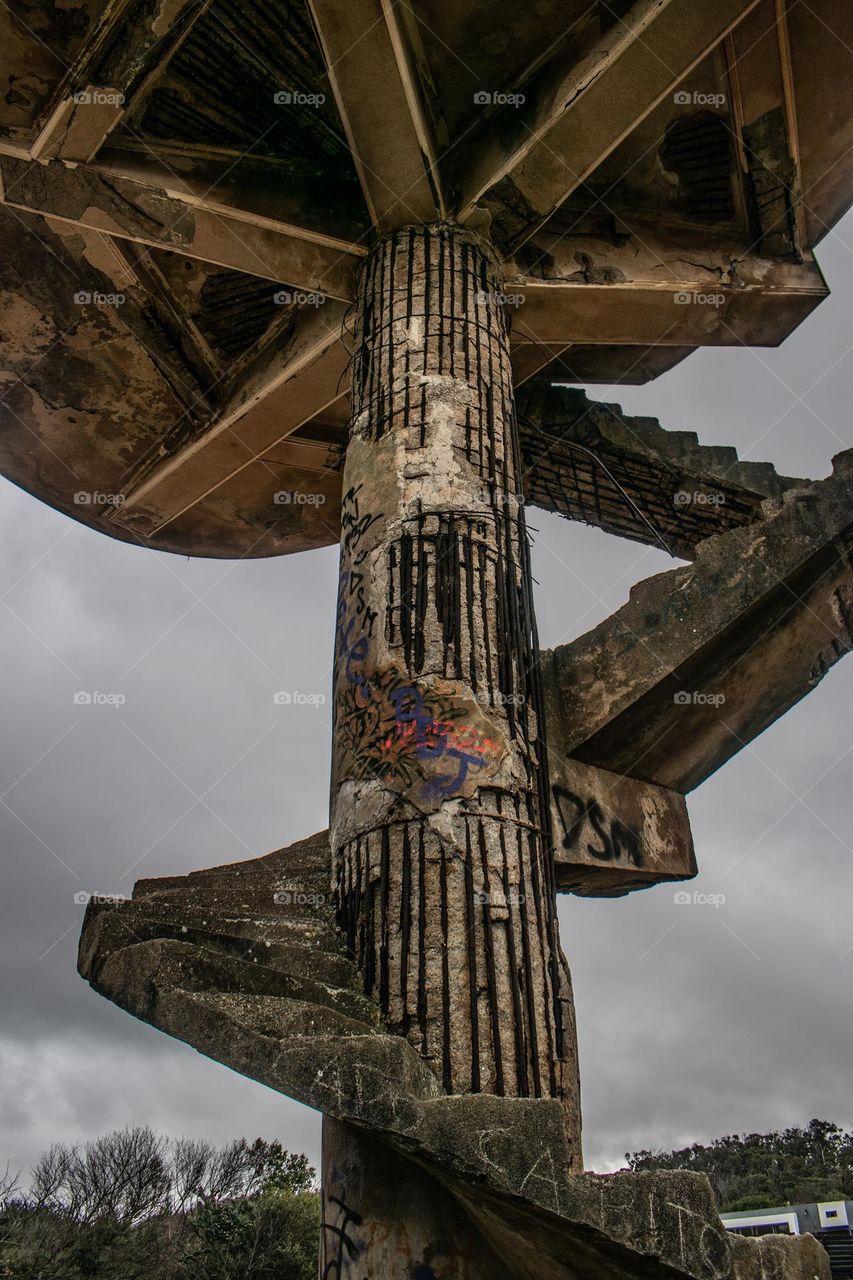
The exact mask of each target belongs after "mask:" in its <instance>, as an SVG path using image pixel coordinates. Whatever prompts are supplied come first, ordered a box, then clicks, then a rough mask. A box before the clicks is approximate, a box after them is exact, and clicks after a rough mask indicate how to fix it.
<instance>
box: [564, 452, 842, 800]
mask: <svg viewBox="0 0 853 1280" xmlns="http://www.w3.org/2000/svg"><path fill="white" fill-rule="evenodd" d="M851 541H853V450H848V451H847V452H846V453H842V454H839V455H838V456H837V457H836V458H835V459H833V471H832V475H830V476H828V477H827V478H826V479H825V480H820V481H816V482H815V483H814V484H811V485H807V486H805V487H804V488H801V489H790V490H788V491H786V492H785V493H784V494H783V496H782V497H780V498H768V499H767V500H766V501H765V502H764V504H763V507H762V518H761V520H760V521H759V522H758V523H755V524H751V525H746V526H743V527H741V528H738V529H732V530H729V531H728V532H726V533H720V534H718V535H717V536H715V537H710V538H706V539H705V540H704V541H703V542H701V543H699V545H698V547H697V550H696V559H695V561H694V563H693V564H692V565H690V566H689V567H687V568H681V569H673V570H672V571H670V572H669V573H663V574H657V575H656V576H655V577H653V578H648V579H646V580H645V581H643V582H640V583H638V584H637V585H636V586H635V587H634V588H633V589H632V591H631V594H630V598H629V600H628V603H627V604H625V605H623V607H622V608H621V609H619V610H618V612H617V613H615V614H614V615H613V616H612V617H611V618H608V619H607V620H606V621H605V622H603V623H601V624H600V625H599V626H597V627H596V628H594V629H593V630H592V631H589V632H587V634H586V635H584V636H581V637H580V638H579V639H577V640H575V641H573V642H572V643H571V644H567V645H562V646H560V647H559V648H558V649H554V650H552V651H550V652H546V653H543V655H542V678H543V686H544V690H545V699H546V713H547V723H548V737H549V744H550V747H551V749H552V750H553V751H554V752H558V753H561V754H562V755H563V756H573V757H576V758H577V759H579V760H581V761H583V762H585V763H586V764H591V765H597V766H599V767H600V768H603V769H610V770H612V771H614V772H616V773H624V774H628V775H631V776H634V777H638V778H642V779H644V780H645V781H647V782H655V783H659V784H660V785H661V786H664V787H669V788H671V789H672V790H674V791H678V792H682V793H684V792H688V791H691V790H692V789H693V788H694V787H696V786H698V785H699V784H700V783H701V782H703V781H704V780H705V779H706V778H707V777H708V776H709V775H710V774H711V773H713V772H714V770H715V769H718V768H719V767H720V765H722V764H724V763H725V761H726V760H728V759H729V758H730V757H731V756H733V755H734V754H735V752H737V751H739V750H740V749H741V748H742V747H744V746H746V745H747V744H748V743H750V742H751V741H752V740H753V739H754V738H755V737H757V736H758V734H759V733H762V732H763V731H764V729H766V728H767V727H768V726H769V725H770V724H772V723H773V722H774V721H775V720H777V719H778V718H779V717H780V716H781V715H783V714H784V713H785V712H786V711H787V710H788V709H789V708H790V707H791V706H793V705H794V703H796V702H797V701H798V700H799V699H800V698H802V697H804V696H805V695H806V694H807V693H809V692H810V691H811V690H812V689H813V688H814V687H815V686H816V685H817V684H818V682H819V681H820V680H822V679H823V677H824V676H825V675H826V673H827V672H828V671H829V670H830V668H831V667H832V666H833V665H834V664H835V663H836V662H837V661H838V660H839V659H840V658H842V657H843V656H844V655H845V654H847V653H849V652H850V651H851V649H853V564H851V556H850V550H849V548H850V545H851Z"/></svg>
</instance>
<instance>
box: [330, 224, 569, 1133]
mask: <svg viewBox="0 0 853 1280" xmlns="http://www.w3.org/2000/svg"><path fill="white" fill-rule="evenodd" d="M358 306H359V309H358V321H357V332H356V351H355V355H354V362H353V369H354V383H353V410H354V415H353V420H352V426H351V436H350V443H349V448H348V452H347V460H346V469H345V475H344V500H343V513H344V514H343V534H342V554H341V575H340V594H339V604H338V627H337V654H336V664H337V665H336V674H335V732H334V738H335V759H334V769H333V784H332V795H333V804H332V823H331V828H332V837H331V838H332V848H333V858H334V876H335V880H336V883H337V886H338V893H339V902H340V922H341V925H342V927H343V928H344V929H345V931H346V934H347V937H348V941H349V945H350V946H351V947H352V949H353V952H354V954H355V956H356V960H357V963H358V964H359V967H360V968H361V969H362V972H363V974H364V981H365V986H366V989H367V991H368V993H374V994H375V995H376V996H377V997H378V1000H379V1004H380V1007H381V1008H382V1011H383V1013H384V1015H385V1017H386V1020H387V1022H388V1023H389V1025H390V1026H392V1027H394V1028H396V1029H398V1030H399V1031H400V1032H401V1033H403V1034H404V1035H408V1036H409V1037H410V1038H411V1040H412V1042H413V1043H414V1044H415V1045H416V1046H417V1047H418V1049H419V1050H420V1052H421V1053H422V1054H423V1056H424V1057H425V1058H426V1059H427V1060H428V1061H429V1062H431V1063H432V1064H433V1065H434V1067H435V1070H436V1072H437V1073H438V1074H439V1076H440V1077H441V1080H442V1083H443V1085H444V1087H445V1089H447V1091H448V1092H455V1093H458V1092H462V1093H468V1092H471V1093H479V1092H481V1091H485V1092H489V1093H497V1094H507V1095H519V1096H540V1095H545V1096H550V1097H559V1098H564V1099H565V1102H566V1107H567V1124H568V1125H569V1129H570V1131H571V1133H572V1134H573V1139H574V1145H575V1146H576V1148H577V1149H578V1150H579V1117H578V1103H577V1077H576V1071H577V1068H576V1052H575V1040H574V1019H573V1011H572V1003H571V989H570V985H569V975H568V970H567V967H566V964H565V961H564V959H563V957H562V953H561V951H560V945H559V938H558V932H557V920H556V908H555V889H554V876H553V865H552V861H551V858H550V856H549V855H550V849H551V838H550V816H549V801H548V767H547V756H546V751H545V744H544V740H543V724H544V721H543V719H542V715H541V710H540V707H541V692H540V688H539V674H538V652H537V647H536V639H535V624H534V620H533V611H532V600H531V582H530V569H529V562H528V548H527V535H526V530H525V524H524V512H523V508H522V505H521V499H520V495H519V486H518V474H517V468H518V451H517V442H516V439H515V423H514V411H513V396H512V383H511V372H510V366H509V356H508V343H507V333H506V327H505V321H504V316H503V306H502V304H501V284H500V280H499V278H498V276H497V273H496V271H495V269H494V267H493V266H492V265H491V263H490V261H489V259H488V258H487V256H486V254H485V253H484V252H483V250H482V249H481V248H480V246H479V244H478V243H477V241H476V240H475V238H474V237H472V236H471V235H464V234H462V233H461V232H459V231H458V230H453V229H451V228H448V227H444V226H441V227H437V228H427V229H417V230H415V229H412V230H406V231H403V232H400V233H397V234H396V235H394V236H392V237H390V238H388V239H387V240H385V241H383V242H381V244H380V245H379V247H378V248H377V250H376V251H375V252H374V254H373V255H372V256H371V258H370V260H369V262H368V265H367V268H366V270H365V274H364V277H363V280H362V285H361V292H360V296H359V304H358Z"/></svg>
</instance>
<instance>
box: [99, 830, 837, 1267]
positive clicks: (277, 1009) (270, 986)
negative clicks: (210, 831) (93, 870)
mask: <svg viewBox="0 0 853 1280" xmlns="http://www.w3.org/2000/svg"><path fill="white" fill-rule="evenodd" d="M329 866H330V861H329V847H328V838H327V834H326V833H325V832H322V833H320V834H319V835H316V836H312V837H311V838H309V839H307V840H301V841H299V842H298V843H296V844H294V845H291V846H290V847H289V848H286V849H280V850H278V851H276V852H275V853H271V854H269V855H267V856H266V857H262V858H256V859H253V860H251V861H248V862H243V863H235V864H233V865H226V866H220V867H214V868H211V869H210V870H207V871H198V872H193V873H192V874H191V875H187V876H174V877H166V878H163V879H159V880H143V881H140V882H139V883H138V884H137V885H136V888H135V890H134V894H133V898H132V900H131V901H126V902H123V901H118V902H109V901H97V902H92V903H90V905H89V908H88V910H87V914H86V918H85V921H84V926H83V934H82V938H81V942H80V957H79V968H80V972H81V974H82V975H83V976H84V977H85V978H87V979H88V981H89V982H90V984H91V985H92V987H94V989H95V990H96V991H98V992H99V993H100V994H101V995H104V996H106V997H108V998H109V999H110V1000H112V1001H113V1002H114V1003H115V1004H117V1005H119V1006H120V1008H122V1009H124V1010H126V1011H127V1012H128V1013H131V1014H133V1015H134V1016H135V1017H137V1018H140V1019H142V1020H143V1021H144V1022H148V1023H150V1024H151V1025H152V1026H155V1027H157V1028H159V1029H160V1030H161V1031H165V1032H166V1033H167V1034H169V1035H172V1036H174V1037H175V1038H176V1039H179V1040H183V1041H184V1042H186V1043H187V1044H190V1045H192V1046H193V1047H194V1048H195V1049H197V1050H198V1051H199V1052H200V1053H203V1054H205V1055H206V1056H207V1057H210V1058H213V1059H214V1060H215V1061H218V1062H221V1063H224V1064H225V1065H226V1066H228V1067H231V1068H232V1069H233V1070H235V1071H238V1072H240V1073H241V1074H242V1075H245V1076H248V1077H249V1078H250V1079H253V1080H257V1081H259V1082H260V1083H262V1084H265V1085H267V1086H269V1087H270V1088H272V1089H276V1090H277V1091H279V1092H280V1093H283V1094H285V1095H287V1096H288V1097H291V1098H294V1099H296V1100H297V1101H299V1102H303V1103H305V1104H306V1105H308V1106H311V1107H315V1108H317V1109H318V1110H321V1111H323V1112H324V1113H326V1114H328V1115H331V1116H334V1117H335V1118H338V1119H340V1120H344V1121H347V1122H349V1123H351V1124H353V1125H356V1126H359V1127H361V1128H363V1129H365V1130H366V1131H368V1132H370V1133H371V1134H373V1135H374V1136H376V1137H379V1138H380V1139H381V1140H383V1141H385V1142H386V1143H388V1144H390V1145H391V1146H393V1147H394V1148H396V1149H397V1150H398V1151H399V1152H401V1153H403V1154H404V1155H405V1156H407V1157H408V1158H410V1159H411V1160H413V1161H415V1162H417V1163H418V1164H419V1165H421V1166H423V1167H424V1168H425V1169H427V1170H428V1171H429V1172H430V1173H431V1174H432V1175H433V1176H435V1177H436V1178H437V1179H438V1180H439V1181H440V1182H441V1183H443V1184H444V1185H445V1186H446V1187H447V1188H448V1189H449V1190H450V1191H451V1192H452V1194H453V1195H454V1196H455V1197H456V1198H457V1200H458V1201H459V1202H460V1204H461V1205H462V1206H463V1208H464V1209H465V1210H466V1211H467V1212H468V1213H469V1214H470V1216H471V1218H472V1219H473V1220H474V1221H475V1223H476V1224H477V1226H478V1227H479V1228H480V1230H481V1231H482V1232H483V1233H484V1235H485V1236H486V1238H487V1239H488V1240H489V1242H490V1243H491V1245H492V1247H493V1248H494V1249H495V1252H496V1253H497V1254H498V1255H499V1256H500V1257H501V1258H502V1259H503V1260H504V1262H505V1263H506V1265H507V1267H508V1268H509V1270H508V1273H507V1274H509V1275H511V1276H514V1277H518V1280H527V1277H530V1280H533V1277H539V1276H542V1275H543V1274H546V1273H547V1274H548V1275H549V1276H553V1277H557V1278H560V1277H565V1278H566V1280H569V1277H572V1278H577V1277H585V1276H589V1277H593V1276H600V1275H601V1274H602V1272H603V1271H604V1270H605V1269H606V1270H607V1274H608V1275H614V1276H624V1277H627V1276H640V1275H642V1276H661V1277H664V1276H674V1275H682V1276H691V1277H694V1280H723V1277H727V1276H736V1277H738V1280H764V1278H765V1277H767V1280H770V1277H771V1276H772V1278H773V1280H787V1277H788V1276H790V1277H791V1280H812V1278H813V1277H815V1276H818V1277H824V1278H825V1277H827V1276H828V1271H827V1269H826V1264H825V1254H824V1253H823V1251H822V1250H821V1249H820V1247H819V1246H818V1245H817V1243H816V1242H815V1241H814V1240H812V1238H811V1237H806V1238H803V1239H801V1240H781V1239H777V1238H775V1237H774V1238H771V1239H769V1240H756V1241H753V1240H742V1239H740V1238H738V1237H734V1236H731V1235H729V1234H728V1233H727V1232H726V1231H725V1229H724V1228H723V1225H722V1222H721V1221H720V1219H719V1215H718V1213H717V1210H716V1206H715V1203H714V1199H713V1195H712V1192H711V1187H710V1184H709V1183H708V1182H707V1180H706V1179H705V1178H704V1177H701V1176H699V1175H695V1174H688V1173H660V1174H651V1173H639V1174H632V1173H620V1174H611V1175H605V1176H599V1175H595V1174H581V1175H574V1176H570V1175H569V1174H568V1173H567V1169H568V1148H567V1144H566V1138H565V1134H564V1130H563V1117H562V1110H561V1107H560V1104H559V1103H557V1102H555V1101H551V1100H547V1099H510V1098H498V1097H491V1096H487V1095H476V1096H475V1095H470V1096H461V1097H460V1096H457V1097H448V1096H446V1095H445V1094H444V1093H443V1091H442V1088H441V1085H440V1083H439V1080H438V1078H437V1076H436V1075H435V1074H434V1073H433V1071H432V1069H431V1068H430V1066H429V1065H428V1064H427V1063H426V1062H425V1061H423V1059H422V1058H421V1057H420V1055H419V1054H418V1053H417V1051H416V1050H415V1048H414V1047H413V1046H412V1045H410V1044H409V1042H408V1041H407V1040H406V1039H404V1038H402V1037H400V1036H397V1035H393V1034H390V1033H389V1032H388V1031H387V1030H386V1029H385V1028H384V1027H383V1025H382V1023H381V1019H380V1016H379V1012H378V1009H377V1008H376V1007H375V1005H374V1004H373V1002H372V1001H371V1000H369V999H368V998H366V997H365V996H364V995H363V994H362V992H361V990H360V989H359V980H358V975H357V972H356V969H355V966H354V964H353V963H352V961H351V960H350V959H349V957H348V956H347V954H346V953H345V951H344V949H343V947H342V945H341V942H340V939H339V937H338V934H337V931H336V929H335V925H334V921H333V912H332V905H331V897H330V890H329V879H330V872H329ZM543 1267H545V1268H547V1270H543Z"/></svg>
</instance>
